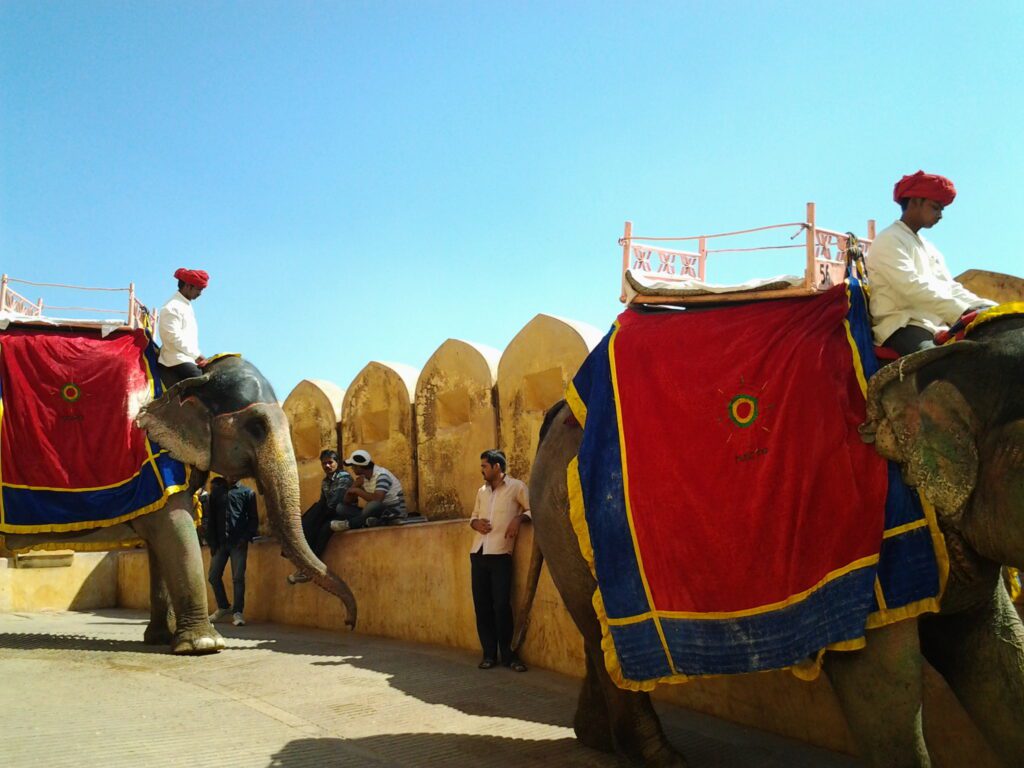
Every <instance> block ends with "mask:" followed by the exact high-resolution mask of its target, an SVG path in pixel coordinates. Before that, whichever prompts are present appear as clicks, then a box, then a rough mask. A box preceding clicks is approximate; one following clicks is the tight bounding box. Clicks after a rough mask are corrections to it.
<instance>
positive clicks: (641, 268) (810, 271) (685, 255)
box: [619, 203, 875, 304]
mask: <svg viewBox="0 0 1024 768" xmlns="http://www.w3.org/2000/svg"><path fill="white" fill-rule="evenodd" d="M785 229H789V230H794V231H793V234H792V236H791V237H790V238H789V239H790V240H796V239H797V238H798V237H800V235H803V238H802V240H803V242H798V243H793V244H792V245H757V246H753V247H742V248H740V247H709V244H710V245H718V244H719V242H720V241H721V240H722V239H723V238H733V239H736V238H738V237H740V236H742V235H749V234H753V233H755V232H767V231H772V230H785ZM874 237H875V221H874V219H869V220H868V223H867V237H860V236H857V240H858V241H859V242H860V244H861V247H862V249H863V251H864V252H865V253H867V249H868V247H869V246H870V245H871V241H872V240H873V239H874ZM847 241H848V233H843V232H838V231H836V230H831V229H825V228H823V227H819V226H818V225H817V223H816V221H815V210H814V203H807V218H806V220H805V221H793V222H788V223H786V224H769V225H768V226H764V227H754V228H753V229H742V230H737V231H735V232H719V233H716V234H710V235H693V236H687V237H645V236H640V235H634V234H633V222H631V221H627V222H626V226H625V231H624V232H623V235H622V237H621V238H620V239H619V245H621V246H622V294H621V295H620V296H619V300H620V301H623V302H625V301H626V300H627V291H626V272H627V271H628V272H630V273H631V274H632V275H633V276H634V277H641V278H649V279H655V280H658V281H659V282H661V283H665V284H668V285H669V286H671V285H674V284H678V285H679V287H680V288H683V287H690V286H691V285H692V283H693V281H701V282H704V281H707V279H708V276H707V266H708V256H709V255H710V254H722V253H752V252H767V251H777V250H803V251H804V270H803V272H804V279H803V284H802V285H797V286H793V287H792V288H788V289H783V290H774V291H771V296H773V297H783V296H795V295H806V294H808V293H813V292H815V291H821V290H825V289H826V288H830V287H831V286H833V285H836V284H837V283H840V282H842V281H843V278H844V275H845V271H846V248H847V244H848V242H847ZM655 243H696V245H697V250H696V251H685V250H675V249H671V248H666V247H664V246H663V245H659V244H655ZM722 244H723V245H724V244H727V241H726V243H722ZM755 294H758V295H760V294H761V292H759V291H756V290H752V291H748V292H744V293H743V294H742V297H743V298H751V297H753V296H754V295H755ZM727 296H728V294H720V293H719V294H709V295H703V296H688V297H687V299H686V301H687V302H692V301H723V300H727ZM631 301H632V302H633V303H637V304H662V303H674V302H678V301H679V299H678V298H675V297H668V296H635V297H634V298H632V299H631Z"/></svg>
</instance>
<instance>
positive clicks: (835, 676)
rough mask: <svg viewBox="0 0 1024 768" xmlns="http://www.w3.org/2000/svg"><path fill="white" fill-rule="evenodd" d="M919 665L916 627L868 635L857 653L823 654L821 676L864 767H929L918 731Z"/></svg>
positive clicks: (898, 625) (904, 623) (904, 624)
mask: <svg viewBox="0 0 1024 768" xmlns="http://www.w3.org/2000/svg"><path fill="white" fill-rule="evenodd" d="M922 664H923V659H922V656H921V650H920V644H919V642H918V637H917V622H915V621H901V622H897V623H896V624H891V625H889V626H887V627H881V628H879V629H874V630H869V631H868V633H867V646H866V647H865V648H863V649H861V650H859V651H853V652H842V651H832V652H830V653H826V654H825V672H826V674H827V675H828V678H829V680H830V681H831V682H832V687H833V689H834V690H835V692H836V695H837V696H838V697H839V704H840V706H841V707H842V710H843V714H844V715H845V716H846V723H847V725H848V726H849V728H850V733H851V734H852V735H853V738H854V741H855V742H856V743H857V747H858V749H859V751H860V753H861V757H862V758H863V759H864V760H865V761H866V762H867V764H868V765H872V766H886V767H887V768H928V766H930V765H931V760H930V758H929V757H928V748H927V746H925V743H924V733H923V731H922V727H921V687H922V683H921V674H922Z"/></svg>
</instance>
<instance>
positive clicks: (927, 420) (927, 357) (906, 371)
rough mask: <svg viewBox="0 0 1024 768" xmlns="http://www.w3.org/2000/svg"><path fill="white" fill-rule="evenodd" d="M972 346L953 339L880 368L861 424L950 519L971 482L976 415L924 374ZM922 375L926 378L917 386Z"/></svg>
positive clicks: (956, 393)
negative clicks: (937, 364) (949, 343)
mask: <svg viewBox="0 0 1024 768" xmlns="http://www.w3.org/2000/svg"><path fill="white" fill-rule="evenodd" d="M977 350H978V345H977V344H973V343H971V342H957V343H956V344H952V345H950V346H948V347H939V348H937V349H930V350H926V351H923V352H918V353H915V354H914V355H909V356H908V357H905V358H901V359H900V360H898V361H896V362H895V363H892V364H891V365H890V366H888V367H886V368H883V369H882V370H881V371H879V372H878V373H877V374H876V375H875V376H874V377H872V379H871V381H870V383H869V385H868V422H867V423H866V424H865V425H864V426H863V427H862V428H861V434H862V435H863V437H864V439H865V440H866V441H867V442H873V443H874V444H875V448H876V450H877V451H878V452H879V453H880V454H881V455H882V456H883V457H885V458H887V459H891V460H893V461H897V462H899V463H900V464H901V465H902V467H903V475H904V478H905V479H906V480H907V482H908V483H909V484H910V485H914V486H917V487H918V488H919V489H920V490H921V491H922V492H923V493H924V495H925V496H926V497H927V498H928V500H929V501H930V502H931V503H932V504H934V505H935V507H936V509H938V510H939V511H940V513H942V514H944V515H945V516H947V517H950V518H957V517H959V516H960V515H961V514H962V512H963V510H964V507H965V504H966V502H967V500H968V498H970V495H971V493H972V492H973V491H974V488H975V486H976V485H977V480H978V447H977V441H976V438H975V436H976V435H977V432H978V417H977V415H976V414H975V413H974V410H973V409H972V408H971V406H970V404H969V403H968V402H967V400H966V399H965V398H964V396H963V395H962V394H961V392H960V390H959V389H957V388H956V387H955V386H954V385H953V384H952V383H950V382H948V381H945V380H943V379H942V378H935V377H934V376H928V378H927V379H925V377H926V375H927V374H928V371H927V368H928V367H929V366H931V365H934V364H935V363H936V362H937V361H938V360H940V359H944V358H947V357H949V356H950V355H953V354H957V355H964V354H968V355H969V354H973V353H975V352H976V351H977ZM965 362H966V361H965ZM922 380H929V382H930V383H928V384H926V385H925V386H924V387H923V389H922V388H921V384H922Z"/></svg>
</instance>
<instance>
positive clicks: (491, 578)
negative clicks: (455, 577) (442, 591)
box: [469, 552, 513, 666]
mask: <svg viewBox="0 0 1024 768" xmlns="http://www.w3.org/2000/svg"><path fill="white" fill-rule="evenodd" d="M469 562H470V576H471V580H472V584H473V607H474V608H475V609H476V631H477V634H478V635H479V636H480V646H481V648H483V652H484V658H485V659H491V660H492V661H498V660H500V661H501V663H502V664H504V665H505V666H508V665H509V664H511V663H512V661H513V656H512V555H484V554H482V553H480V552H474V553H472V554H471V555H470V556H469ZM499 653H500V656H499Z"/></svg>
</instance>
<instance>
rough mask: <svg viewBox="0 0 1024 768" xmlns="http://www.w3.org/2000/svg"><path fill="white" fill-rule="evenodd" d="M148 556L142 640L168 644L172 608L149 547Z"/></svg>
mask: <svg viewBox="0 0 1024 768" xmlns="http://www.w3.org/2000/svg"><path fill="white" fill-rule="evenodd" d="M146 553H147V555H148V556H149V624H148V625H147V626H146V633H145V635H143V640H144V641H145V642H146V644H147V645H170V643H171V640H172V639H173V637H174V608H173V607H172V606H171V596H170V594H169V593H168V591H167V584H166V583H165V582H164V577H163V574H162V573H161V572H160V564H159V562H157V559H156V553H155V552H154V551H153V549H152V548H151V547H150V548H148V549H147V550H146Z"/></svg>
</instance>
